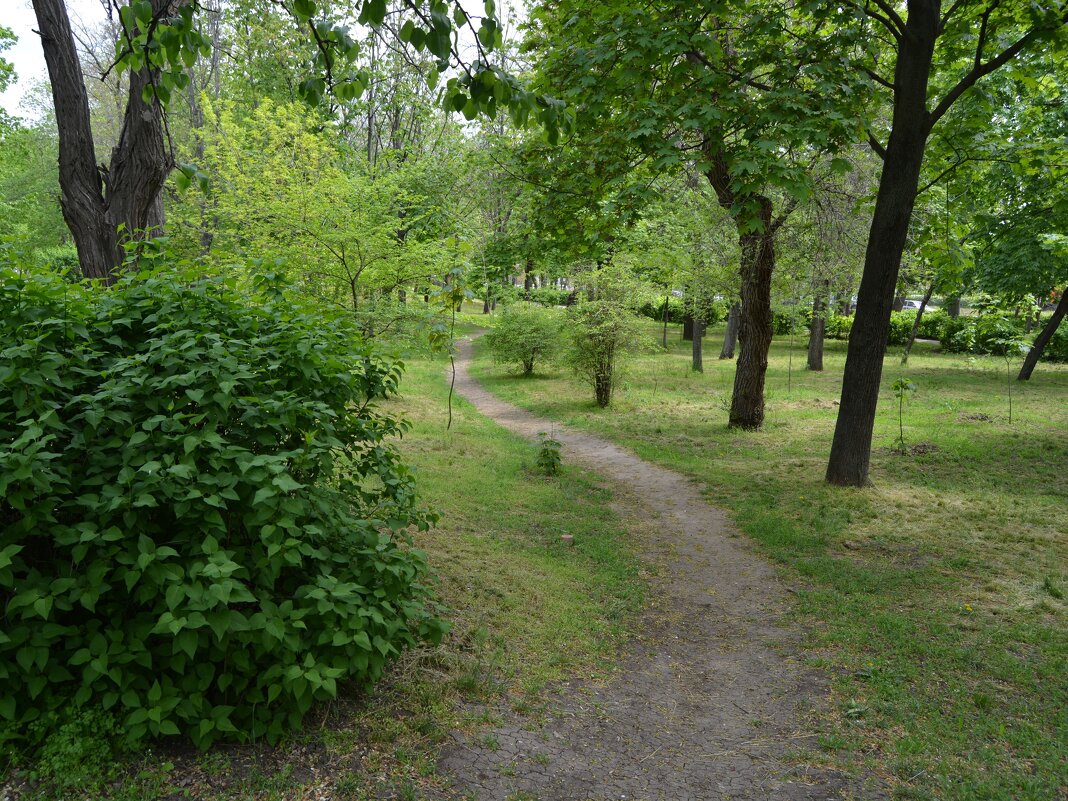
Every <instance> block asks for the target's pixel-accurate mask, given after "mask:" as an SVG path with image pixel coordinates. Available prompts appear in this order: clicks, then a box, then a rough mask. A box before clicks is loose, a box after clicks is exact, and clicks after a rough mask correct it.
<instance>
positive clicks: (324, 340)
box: [0, 268, 443, 754]
mask: <svg viewBox="0 0 1068 801" xmlns="http://www.w3.org/2000/svg"><path fill="white" fill-rule="evenodd" d="M0 337H2V340H0V607H2V608H3V612H4V624H3V628H2V629H0V721H6V723H4V730H3V736H6V737H7V738H8V739H9V740H10V738H12V737H15V738H21V737H29V736H33V731H32V730H34V729H39V728H40V726H39V725H38V726H37V727H34V726H32V725H31V724H32V723H33V721H34V720H42V719H45V718H46V717H47V716H48V715H50V714H52V713H53V712H54V711H55V710H57V709H60V708H65V709H67V710H69V709H72V708H79V707H81V708H87V709H89V708H99V709H102V710H105V711H107V712H108V713H109V714H110V715H113V716H116V717H117V718H118V719H119V720H120V721H121V724H122V727H123V730H124V732H125V734H126V735H127V736H128V737H129V738H130V739H132V740H137V739H138V738H140V737H144V736H148V735H151V736H155V735H179V734H183V735H188V736H189V737H190V738H192V740H193V741H194V742H196V743H197V744H199V745H201V746H203V745H206V744H208V743H210V742H212V741H213V740H215V739H217V738H230V739H236V740H250V739H268V740H273V739H276V738H277V737H278V736H279V735H280V734H282V732H283V731H284V730H285V729H286V728H287V727H292V726H295V725H297V724H298V723H299V722H300V721H301V718H302V716H303V715H304V713H305V712H307V711H308V709H309V708H310V707H311V705H312V704H313V702H315V701H316V700H319V699H328V698H331V697H333V696H334V695H335V694H336V693H337V691H338V687H339V685H340V684H341V683H342V682H352V683H355V684H357V685H367V684H369V683H371V682H373V681H374V680H375V679H377V678H378V677H379V676H380V675H381V673H382V670H383V667H384V666H385V664H386V662H387V661H388V660H389V659H390V658H391V657H394V656H396V655H397V654H398V652H399V651H400V650H402V649H404V648H405V647H408V646H411V645H413V644H415V643H416V642H417V641H419V640H420V639H421V638H431V639H433V638H436V637H438V636H439V635H440V633H441V631H442V625H443V624H442V623H441V622H440V621H439V620H438V619H437V618H436V617H434V616H433V614H432V613H431V612H430V611H429V610H428V603H429V601H428V598H427V590H426V589H425V588H424V587H423V585H422V584H421V580H422V577H423V575H424V571H425V563H424V558H423V556H422V555H421V554H420V553H419V552H418V551H415V550H412V549H411V548H409V546H408V536H407V533H406V532H407V529H408V527H409V526H411V525H415V526H419V527H424V526H426V525H427V524H428V520H427V516H426V515H421V514H419V513H417V512H416V511H415V507H414V497H413V491H414V485H413V481H412V478H411V476H410V475H409V473H408V471H407V470H406V469H405V467H404V465H403V464H402V463H401V462H400V460H399V458H398V454H397V452H396V451H395V449H394V447H393V446H392V445H391V440H392V439H393V438H394V437H396V436H397V435H399V434H400V433H401V432H402V431H403V430H404V428H405V424H404V423H403V422H401V421H399V420H397V419H395V418H393V417H391V416H389V415H387V414H384V413H382V412H381V411H376V410H375V408H374V406H373V402H374V399H376V398H379V397H382V396H384V395H387V394H389V393H391V392H393V391H394V390H395V389H396V386H397V381H398V379H399V376H400V366H399V365H397V364H395V363H391V362H389V361H386V360H383V359H382V358H381V357H379V356H378V355H377V354H376V353H375V351H374V350H373V349H372V348H371V347H370V346H369V345H367V344H365V343H364V342H363V341H362V340H361V339H360V338H359V336H358V334H357V332H356V330H355V328H354V324H353V323H352V322H351V321H350V320H349V318H348V317H346V316H343V315H337V316H333V315H330V314H327V313H324V312H323V311H321V310H317V311H315V312H314V313H312V312H310V311H307V310H304V309H302V308H301V307H300V306H299V305H296V304H294V302H293V301H292V300H291V299H289V298H287V297H283V296H282V293H281V291H280V290H279V289H278V288H277V287H273V286H272V285H270V284H269V283H266V284H265V285H264V287H263V289H262V290H261V291H258V292H256V293H255V296H250V295H247V294H242V293H239V292H238V291H237V290H236V289H235V288H234V287H233V286H231V285H229V284H228V283H226V282H224V281H222V280H200V279H197V278H196V277H195V276H192V275H182V276H178V275H174V274H170V275H167V274H163V273H161V274H155V275H153V274H142V275H141V276H137V277H133V278H128V279H124V280H123V281H122V282H120V284H119V285H118V286H116V287H114V288H113V289H110V290H99V289H97V290H91V289H86V288H84V287H82V286H79V285H71V284H69V283H66V282H64V281H62V280H61V279H56V278H47V277H28V276H26V275H22V274H19V273H18V272H15V271H13V270H8V269H6V268H5V269H3V270H2V271H0ZM67 717H69V716H67ZM4 749H5V752H6V753H7V754H12V753H14V749H13V748H12V744H11V743H10V742H9V743H7V744H6V745H5V746H4Z"/></svg>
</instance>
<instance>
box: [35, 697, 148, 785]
mask: <svg viewBox="0 0 1068 801" xmlns="http://www.w3.org/2000/svg"><path fill="white" fill-rule="evenodd" d="M29 729H30V735H29V739H30V740H31V741H39V742H40V743H41V747H40V749H39V750H38V752H37V754H36V755H35V759H34V764H33V770H32V772H31V778H33V779H35V780H37V781H40V782H45V783H47V784H49V785H51V786H52V787H53V788H54V789H56V790H58V791H60V792H61V793H62V791H65V790H80V791H81V792H83V793H84V792H87V791H93V790H99V788H100V786H101V785H102V784H103V783H104V782H106V781H109V780H111V779H113V778H114V777H115V774H116V772H117V767H118V766H117V764H116V761H115V757H116V755H117V754H119V753H121V752H122V751H123V750H125V749H126V748H127V747H128V746H129V743H128V741H127V738H126V737H125V735H124V733H123V731H122V726H121V724H120V723H119V720H118V718H117V717H116V716H115V714H114V713H112V712H104V711H103V710H101V709H99V708H77V707H75V708H71V707H64V708H61V709H58V710H53V711H50V712H48V713H47V714H45V715H43V716H42V717H40V718H38V719H37V720H35V721H34V722H33V723H31V724H30V726H29Z"/></svg>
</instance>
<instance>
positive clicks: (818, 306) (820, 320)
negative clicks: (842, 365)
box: [808, 292, 827, 371]
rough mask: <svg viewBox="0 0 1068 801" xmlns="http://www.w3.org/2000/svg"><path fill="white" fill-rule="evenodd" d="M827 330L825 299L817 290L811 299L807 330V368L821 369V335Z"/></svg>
mask: <svg viewBox="0 0 1068 801" xmlns="http://www.w3.org/2000/svg"><path fill="white" fill-rule="evenodd" d="M826 330H827V299H826V298H825V297H823V295H821V294H820V293H819V292H817V293H816V297H815V299H813V301H812V326H811V328H809V332H808V369H809V370H816V371H822V370H823V337H824V333H825V332H826Z"/></svg>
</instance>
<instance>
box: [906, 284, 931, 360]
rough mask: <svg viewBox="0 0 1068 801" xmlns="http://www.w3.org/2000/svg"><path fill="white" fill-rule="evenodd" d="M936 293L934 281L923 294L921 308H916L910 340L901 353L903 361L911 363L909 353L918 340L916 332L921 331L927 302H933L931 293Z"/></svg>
mask: <svg viewBox="0 0 1068 801" xmlns="http://www.w3.org/2000/svg"><path fill="white" fill-rule="evenodd" d="M933 293H934V283H933V282H932V283H931V285H930V286H928V287H927V291H926V292H925V293H924V295H923V300H921V301H920V308H919V309H917V310H916V319H915V320H913V321H912V331H910V332H909V341H908V342H906V343H905V352H904V353H903V354H901V363H902V364H908V363H909V354H910V353H912V346H913V345H914V344H915V342H916V334H918V333H919V332H920V321H921V320H923V313H924V312H925V311H927V304H928V303H930V302H931V295H932V294H933Z"/></svg>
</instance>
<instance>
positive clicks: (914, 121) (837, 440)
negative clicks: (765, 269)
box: [826, 1, 940, 487]
mask: <svg viewBox="0 0 1068 801" xmlns="http://www.w3.org/2000/svg"><path fill="white" fill-rule="evenodd" d="M908 8H909V10H908V17H907V21H906V23H905V26H906V27H905V33H904V35H903V36H901V39H900V42H899V45H898V48H899V52H898V58H897V66H896V69H895V74H894V85H895V87H896V92H895V95H894V117H893V124H892V127H891V132H890V139H889V142H888V143H887V146H886V152H885V154H884V156H883V171H882V176H881V178H880V180H879V192H878V195H877V196H876V200H875V211H874V213H873V215H872V222H871V230H870V231H869V234H868V246H867V251H866V253H865V257H864V273H863V276H862V277H861V281H860V291H859V293H858V295H857V312H856V317H855V318H854V320H853V330H852V332H851V333H850V336H849V349H848V351H847V355H846V365H845V374H844V375H843V377H842V400H841V404H840V406H839V408H838V421H837V423H836V425H835V429H834V440H833V442H832V444H831V455H830V460H829V462H828V465H827V476H826V478H827V481H829V482H830V483H832V484H839V485H842V486H851V487H862V486H865V485H867V484H868V468H869V464H870V462H871V438H872V432H873V431H874V429H875V410H876V407H877V405H878V403H879V384H880V380H881V379H882V372H883V356H884V354H885V353H886V339H887V335H888V334H889V329H890V307H891V304H893V302H894V294H895V290H896V288H897V277H898V271H899V270H900V268H901V254H902V253H903V252H904V250H905V241H906V237H907V236H908V229H909V221H910V219H911V217H912V209H913V206H914V204H915V202H916V193H917V190H918V188H919V177H920V167H921V166H922V164H923V153H924V149H925V148H926V145H927V136H928V134H929V132H930V129H929V113H928V111H927V83H928V79H929V76H930V73H931V59H932V56H933V53H934V45H935V39H936V38H937V36H938V28H939V21H940V15H939V10H940V4H939V3H938V2H919V1H914V2H910V3H909V6H908Z"/></svg>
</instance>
